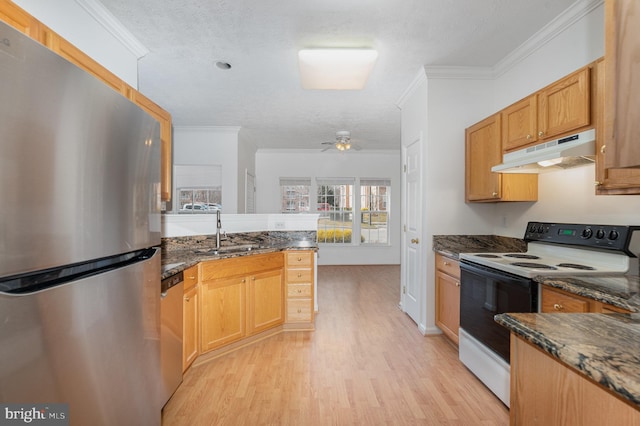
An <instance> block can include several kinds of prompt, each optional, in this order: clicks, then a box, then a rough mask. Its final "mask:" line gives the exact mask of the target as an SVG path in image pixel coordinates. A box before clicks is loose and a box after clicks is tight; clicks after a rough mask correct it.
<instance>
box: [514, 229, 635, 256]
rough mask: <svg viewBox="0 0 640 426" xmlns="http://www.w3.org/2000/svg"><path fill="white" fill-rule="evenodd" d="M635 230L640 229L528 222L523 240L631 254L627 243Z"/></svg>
mask: <svg viewBox="0 0 640 426" xmlns="http://www.w3.org/2000/svg"><path fill="white" fill-rule="evenodd" d="M635 230H640V227H636V226H620V225H588V224H576V223H548V222H529V223H528V225H527V230H526V231H525V233H524V239H525V241H543V242H547V243H556V244H571V245H576V246H583V247H591V248H594V249H605V250H614V251H621V252H625V253H627V254H632V253H630V252H629V242H630V241H631V237H632V235H633V231H635Z"/></svg>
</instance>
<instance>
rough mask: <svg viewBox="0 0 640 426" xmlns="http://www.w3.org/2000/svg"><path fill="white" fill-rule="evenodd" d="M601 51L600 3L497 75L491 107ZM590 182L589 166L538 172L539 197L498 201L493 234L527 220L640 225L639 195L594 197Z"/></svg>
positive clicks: (515, 230)
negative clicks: (517, 201)
mask: <svg viewBox="0 0 640 426" xmlns="http://www.w3.org/2000/svg"><path fill="white" fill-rule="evenodd" d="M603 55H604V6H603V5H601V6H599V7H598V8H596V9H595V10H593V11H592V12H591V13H589V14H588V15H586V16H585V17H584V18H583V19H581V20H580V21H578V22H577V23H576V24H574V25H573V26H571V27H570V28H568V29H567V30H566V31H564V32H563V33H562V34H560V35H559V36H558V37H556V38H554V39H553V40H552V41H551V42H549V43H547V44H546V45H545V46H543V47H542V48H541V49H539V50H538V51H536V52H535V54H533V55H531V56H529V57H528V58H527V59H526V60H525V61H523V62H522V63H519V64H518V65H517V66H515V67H513V69H511V70H509V71H508V72H507V73H505V74H504V75H502V76H500V77H499V78H498V79H497V80H496V90H495V93H496V105H497V108H496V110H497V109H500V108H502V107H503V106H507V105H509V104H511V103H513V102H515V101H517V100H518V99H520V98H521V97H523V96H526V95H527V94H528V93H531V92H533V91H535V90H537V89H539V88H542V87H544V86H546V85H547V84H549V83H552V82H553V81H555V80H557V79H559V78H561V77H562V76H564V75H566V74H569V73H570V72H572V71H575V70H576V69H578V68H580V67H582V66H584V65H586V64H588V63H590V62H592V61H594V60H596V59H598V58H599V57H601V56H603ZM550 64H552V65H553V66H550ZM523 87H524V88H525V89H526V90H525V91H524V92H522V88H523ZM490 112H491V111H488V113H490ZM480 118H482V117H480ZM594 182H595V166H593V165H588V166H583V167H578V168H575V169H571V170H564V171H554V172H548V173H544V174H540V176H539V178H538V186H539V188H538V194H539V197H538V202H536V203H500V204H498V205H497V206H496V207H497V209H496V215H495V217H494V221H493V230H494V232H495V233H496V234H500V235H507V236H513V237H518V238H521V237H522V236H523V234H524V229H525V226H526V223H527V221H529V220H540V221H550V222H577V223H603V224H620V225H640V216H638V211H640V196H634V195H626V196H614V195H599V196H596V195H595V187H594ZM503 222H506V226H503V225H502V224H503Z"/></svg>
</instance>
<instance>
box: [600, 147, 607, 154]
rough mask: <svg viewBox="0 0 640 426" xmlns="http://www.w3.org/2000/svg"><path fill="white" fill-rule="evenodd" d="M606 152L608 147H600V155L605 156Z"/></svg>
mask: <svg viewBox="0 0 640 426" xmlns="http://www.w3.org/2000/svg"><path fill="white" fill-rule="evenodd" d="M606 150H607V146H606V145H602V146H601V147H600V153H602V154H604V153H605V151H606Z"/></svg>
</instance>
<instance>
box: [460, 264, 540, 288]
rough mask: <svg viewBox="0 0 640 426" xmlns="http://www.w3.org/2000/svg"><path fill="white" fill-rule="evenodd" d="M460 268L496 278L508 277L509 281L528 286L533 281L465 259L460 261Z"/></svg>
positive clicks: (503, 278) (502, 279)
mask: <svg viewBox="0 0 640 426" xmlns="http://www.w3.org/2000/svg"><path fill="white" fill-rule="evenodd" d="M460 269H462V270H463V271H468V272H471V273H474V274H477V275H481V276H483V277H485V278H491V279H494V280H501V281H504V280H505V279H506V280H509V282H512V283H515V284H519V285H522V286H528V285H529V283H530V282H531V280H530V279H529V278H525V277H520V276H518V275H514V274H510V273H509V272H504V271H498V270H496V269H494V268H490V267H488V266H484V265H478V264H477V263H470V262H467V261H465V260H462V261H461V262H460ZM463 285H464V283H463Z"/></svg>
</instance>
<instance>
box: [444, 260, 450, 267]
mask: <svg viewBox="0 0 640 426" xmlns="http://www.w3.org/2000/svg"><path fill="white" fill-rule="evenodd" d="M442 263H444V266H449V265H451V264H450V263H449V262H447V261H446V260H445V261H444V262H442Z"/></svg>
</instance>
